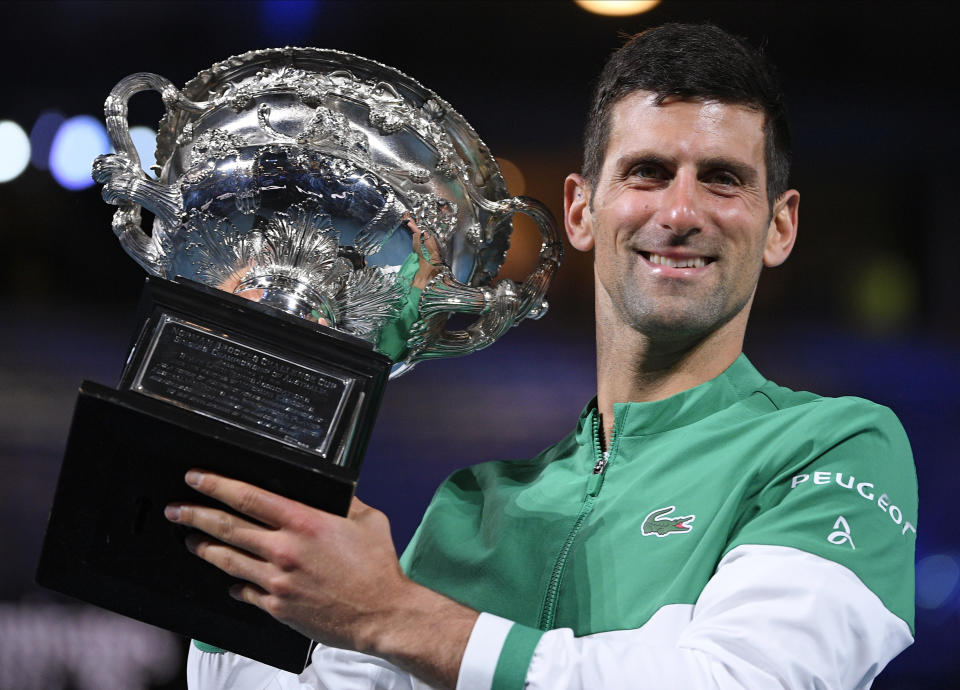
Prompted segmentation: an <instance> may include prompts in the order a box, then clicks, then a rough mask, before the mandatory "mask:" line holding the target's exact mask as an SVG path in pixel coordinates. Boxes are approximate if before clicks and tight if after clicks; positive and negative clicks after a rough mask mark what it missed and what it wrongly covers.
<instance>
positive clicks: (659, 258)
mask: <svg viewBox="0 0 960 690" xmlns="http://www.w3.org/2000/svg"><path fill="white" fill-rule="evenodd" d="M640 255H641V256H643V258H644V259H646V260H647V261H649V262H650V263H652V264H657V265H659V266H666V267H667V268H703V267H704V266H706V265H707V264H709V263H713V262H714V261H716V259H714V258H713V257H709V256H684V257H673V256H663V255H662V254H655V253H654V252H643V251H641V252H640Z"/></svg>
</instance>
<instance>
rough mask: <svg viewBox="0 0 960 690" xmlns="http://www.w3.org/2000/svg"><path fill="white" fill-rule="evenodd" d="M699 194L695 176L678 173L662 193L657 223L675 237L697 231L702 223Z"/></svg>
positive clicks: (690, 173)
mask: <svg viewBox="0 0 960 690" xmlns="http://www.w3.org/2000/svg"><path fill="white" fill-rule="evenodd" d="M699 194H700V187H699V184H698V182H697V176H696V174H695V173H693V172H692V171H691V172H686V171H679V172H678V173H677V174H676V176H675V177H674V178H673V179H672V180H671V181H670V184H669V185H668V186H667V188H666V189H665V190H664V191H663V195H662V196H661V198H660V208H659V209H658V211H657V222H658V223H659V224H660V226H661V227H663V228H666V229H668V230H670V231H671V232H673V233H674V234H676V235H688V234H690V233H691V232H697V231H699V230H700V228H701V226H702V223H703V217H702V210H701V208H700V198H699Z"/></svg>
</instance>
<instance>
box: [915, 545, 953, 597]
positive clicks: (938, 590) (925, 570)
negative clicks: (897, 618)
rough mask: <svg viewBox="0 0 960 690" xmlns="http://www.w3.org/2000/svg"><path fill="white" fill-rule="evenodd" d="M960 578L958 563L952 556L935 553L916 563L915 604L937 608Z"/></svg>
mask: <svg viewBox="0 0 960 690" xmlns="http://www.w3.org/2000/svg"><path fill="white" fill-rule="evenodd" d="M958 580H960V565H958V564H957V561H956V559H955V558H953V557H952V556H948V555H946V554H942V553H937V554H933V555H932V556H927V557H926V558H924V559H922V560H921V561H920V562H919V563H917V606H919V607H921V608H925V609H935V608H939V607H941V606H943V605H944V603H946V601H947V599H949V598H950V595H951V594H953V590H954V589H955V588H956V586H957V581H958Z"/></svg>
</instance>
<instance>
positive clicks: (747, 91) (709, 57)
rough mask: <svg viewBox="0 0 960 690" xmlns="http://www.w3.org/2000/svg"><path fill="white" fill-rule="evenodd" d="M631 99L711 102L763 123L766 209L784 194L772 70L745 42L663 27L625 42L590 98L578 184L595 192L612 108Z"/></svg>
mask: <svg viewBox="0 0 960 690" xmlns="http://www.w3.org/2000/svg"><path fill="white" fill-rule="evenodd" d="M634 91H651V92H653V93H654V94H656V100H655V103H656V104H657V105H660V104H662V103H663V102H664V101H665V100H666V99H667V98H670V97H677V98H681V99H685V100H717V101H720V102H722V103H730V104H735V105H743V106H746V107H749V108H755V109H757V110H759V111H761V112H762V113H763V115H764V124H763V129H764V162H765V164H766V168H767V194H768V196H769V197H770V204H771V206H772V204H773V202H774V201H775V200H776V199H778V198H779V197H780V195H782V194H783V193H784V192H785V191H787V185H788V178H789V175H790V129H789V126H788V125H787V110H786V106H785V104H784V99H783V91H782V90H781V88H780V84H779V82H778V81H777V77H776V72H775V71H774V68H773V65H772V64H770V62H769V61H768V60H767V59H766V57H765V56H764V55H763V54H762V53H761V52H760V51H758V50H756V49H754V48H753V47H752V46H750V45H749V44H748V43H747V42H746V41H745V40H743V39H741V38H738V37H736V36H733V35H731V34H729V33H727V32H726V31H724V30H723V29H721V28H719V27H717V26H714V25H712V24H664V25H663V26H659V27H656V28H653V29H648V30H646V31H644V32H642V33H639V34H637V35H635V36H633V37H632V38H631V39H630V40H629V41H627V43H626V44H625V45H624V46H623V47H622V48H620V49H619V50H618V51H617V52H615V53H614V54H613V55H612V56H611V57H610V59H609V60H608V61H607V64H606V66H604V68H603V72H601V73H600V80H599V82H598V83H597V87H596V90H595V91H594V95H593V103H592V105H591V108H590V112H589V114H588V116H587V126H586V130H585V132H584V142H583V176H584V177H585V178H586V179H587V181H588V182H589V183H590V184H591V185H595V184H596V182H597V178H598V177H599V175H600V169H601V168H602V167H603V159H604V156H605V155H606V150H607V144H608V142H609V139H610V116H611V112H612V110H613V107H614V105H616V104H617V103H618V102H619V101H620V100H621V99H623V98H624V97H626V96H628V95H629V94H631V93H633V92H634Z"/></svg>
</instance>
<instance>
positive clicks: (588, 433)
mask: <svg viewBox="0 0 960 690" xmlns="http://www.w3.org/2000/svg"><path fill="white" fill-rule="evenodd" d="M764 383H766V379H765V378H764V377H763V375H761V374H760V372H758V371H757V370H756V369H755V368H754V366H753V364H751V363H750V360H749V359H747V356H746V355H744V354H741V355H740V356H739V357H737V359H736V360H734V362H733V364H731V365H730V366H729V367H727V368H726V369H725V370H724V371H723V372H722V373H721V374H720V375H719V376H717V377H716V378H713V379H710V380H709V381H707V382H705V383H702V384H700V385H699V386H695V387H694V388H690V389H688V390H685V391H683V392H681V393H677V394H676V395H672V396H670V397H669V398H664V399H663V400H655V401H653V402H627V403H614V405H613V415H614V418H615V419H616V421H617V428H618V434H619V435H620V437H621V438H622V437H625V436H647V435H650V434H658V433H662V432H664V431H670V430H672V429H678V428H680V427H683V426H687V425H688V424H693V423H694V422H698V421H700V420H701V419H704V418H705V417H708V416H710V415H712V414H714V413H715V412H719V411H720V410H723V409H726V408H728V407H730V406H731V405H733V404H734V403H737V402H739V401H740V400H743V399H744V398H746V397H748V396H749V395H751V394H752V393H754V392H755V391H756V390H758V389H759V388H760V387H761V386H762V385H763V384H764ZM597 414H599V413H598V411H597V399H596V398H594V399H593V400H591V401H590V402H589V403H588V404H587V406H586V407H585V408H584V410H583V412H582V413H581V414H580V420H579V422H578V424H577V438H578V440H580V441H581V442H591V443H592V434H593V417H594V415H597Z"/></svg>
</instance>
